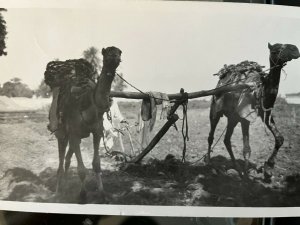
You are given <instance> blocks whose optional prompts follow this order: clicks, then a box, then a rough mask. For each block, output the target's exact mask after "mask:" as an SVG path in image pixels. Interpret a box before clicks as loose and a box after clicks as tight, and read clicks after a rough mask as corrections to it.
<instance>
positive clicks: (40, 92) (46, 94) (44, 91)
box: [35, 79, 51, 98]
mask: <svg viewBox="0 0 300 225" xmlns="http://www.w3.org/2000/svg"><path fill="white" fill-rule="evenodd" d="M35 94H36V96H37V97H42V98H50V97H51V89H50V87H49V86H48V85H47V84H46V83H45V80H44V79H43V80H42V81H41V83H40V85H39V87H38V88H37V89H36V90H35Z"/></svg>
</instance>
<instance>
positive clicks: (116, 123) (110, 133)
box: [100, 100, 124, 149]
mask: <svg viewBox="0 0 300 225" xmlns="http://www.w3.org/2000/svg"><path fill="white" fill-rule="evenodd" d="M110 114H111V120H112V121H110V120H109V119H108V117H107V113H104V115H103V127H104V142H105V145H106V147H107V148H108V149H111V148H112V147H113V145H114V138H115V137H118V134H119V132H118V131H116V130H115V128H116V129H120V122H121V121H122V120H124V117H123V115H122V113H121V112H120V109H119V106H118V103H117V101H116V100H114V101H113V103H112V105H111V107H110ZM100 146H101V147H104V143H103V139H101V142H100Z"/></svg>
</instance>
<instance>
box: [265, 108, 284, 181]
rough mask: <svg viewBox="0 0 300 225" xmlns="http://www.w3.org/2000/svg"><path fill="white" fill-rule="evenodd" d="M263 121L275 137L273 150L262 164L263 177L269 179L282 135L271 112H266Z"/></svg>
mask: <svg viewBox="0 0 300 225" xmlns="http://www.w3.org/2000/svg"><path fill="white" fill-rule="evenodd" d="M264 122H265V124H266V126H267V127H268V129H269V130H270V131H271V132H272V134H273V136H274V138H275V146H274V149H273V152H272V154H271V156H270V157H269V158H268V160H267V161H266V162H265V164H264V175H265V178H266V179H268V180H269V179H270V178H271V177H272V170H273V169H274V165H275V159H276V156H277V153H278V150H279V148H280V147H281V146H282V145H283V142H284V137H283V136H282V134H281V133H280V132H279V130H278V129H277V127H276V124H275V121H274V119H273V116H272V115H271V112H266V116H265V121H264Z"/></svg>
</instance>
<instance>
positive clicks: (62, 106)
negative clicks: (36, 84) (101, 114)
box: [44, 59, 96, 132]
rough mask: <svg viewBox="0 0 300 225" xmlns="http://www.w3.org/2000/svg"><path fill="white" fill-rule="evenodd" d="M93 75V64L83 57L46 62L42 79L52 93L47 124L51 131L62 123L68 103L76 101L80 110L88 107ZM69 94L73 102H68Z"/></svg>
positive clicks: (90, 99)
mask: <svg viewBox="0 0 300 225" xmlns="http://www.w3.org/2000/svg"><path fill="white" fill-rule="evenodd" d="M95 75H96V70H95V68H94V66H93V65H92V64H91V63H89V62H88V61H86V60H85V59H72V60H66V61H51V62H49V63H48V64H47V67H46V71H45V73H44V79H45V83H46V84H47V85H49V86H50V88H51V90H52V93H53V100H52V104H51V107H50V111H49V125H48V129H49V130H50V131H51V132H54V131H56V130H57V129H58V127H59V124H62V123H63V120H64V115H65V112H66V111H67V110H68V108H69V107H68V104H74V101H76V103H75V104H77V105H78V107H79V108H80V110H82V111H83V110H86V109H87V108H88V107H89V105H90V104H91V102H92V101H93V100H92V96H93V95H92V92H91V89H93V88H94V87H95V85H96V84H95V81H94V79H95ZM71 95H72V99H73V102H70V98H69V97H70V96H71Z"/></svg>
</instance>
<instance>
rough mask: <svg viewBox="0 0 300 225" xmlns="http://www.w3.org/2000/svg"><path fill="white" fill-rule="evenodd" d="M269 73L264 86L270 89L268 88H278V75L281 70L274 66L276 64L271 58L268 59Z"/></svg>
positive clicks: (278, 66)
mask: <svg viewBox="0 0 300 225" xmlns="http://www.w3.org/2000/svg"><path fill="white" fill-rule="evenodd" d="M270 68H271V69H270V72H269V75H268V79H267V82H266V84H265V85H266V86H267V87H270V88H277V89H278V86H279V83H280V74H281V69H282V66H281V65H278V64H276V62H274V61H273V60H272V59H271V58H270Z"/></svg>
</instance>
